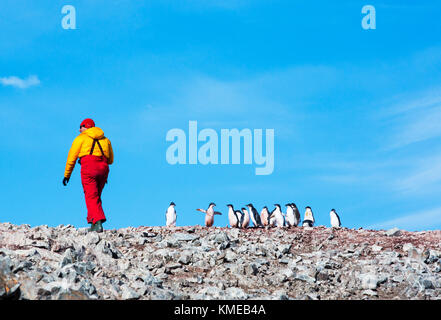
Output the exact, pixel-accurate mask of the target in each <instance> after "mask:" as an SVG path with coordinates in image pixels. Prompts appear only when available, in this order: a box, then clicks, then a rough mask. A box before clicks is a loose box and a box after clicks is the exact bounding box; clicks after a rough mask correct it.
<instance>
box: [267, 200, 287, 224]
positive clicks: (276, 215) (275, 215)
mask: <svg viewBox="0 0 441 320" xmlns="http://www.w3.org/2000/svg"><path fill="white" fill-rule="evenodd" d="M274 205H275V206H276V207H275V208H274V210H273V211H272V212H271V215H270V225H271V226H276V227H283V226H284V225H285V217H284V216H283V213H282V209H281V207H280V204H277V203H276V204H274Z"/></svg>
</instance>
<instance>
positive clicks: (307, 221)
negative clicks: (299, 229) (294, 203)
mask: <svg viewBox="0 0 441 320" xmlns="http://www.w3.org/2000/svg"><path fill="white" fill-rule="evenodd" d="M302 226H303V227H313V226H314V215H313V214H312V210H311V207H306V208H305V217H304V218H303V224H302Z"/></svg>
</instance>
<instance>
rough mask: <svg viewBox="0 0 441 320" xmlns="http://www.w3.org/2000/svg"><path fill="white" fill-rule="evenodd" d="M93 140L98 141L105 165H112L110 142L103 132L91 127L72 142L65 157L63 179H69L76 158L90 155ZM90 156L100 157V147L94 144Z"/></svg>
mask: <svg viewBox="0 0 441 320" xmlns="http://www.w3.org/2000/svg"><path fill="white" fill-rule="evenodd" d="M93 139H97V140H98V141H99V143H100V145H101V148H103V153H104V156H105V157H106V158H107V163H108V164H112V163H113V149H112V144H111V143H110V140H109V139H107V138H106V137H105V136H104V131H103V130H101V129H100V128H98V127H92V128H89V129H87V130H85V131H83V132H82V133H80V135H79V136H78V137H76V138H75V140H74V141H73V143H72V147H71V148H70V150H69V154H68V156H67V162H66V170H65V171H64V177H65V178H70V175H71V174H72V171H73V169H74V167H75V163H76V161H77V159H78V158H81V157H84V156H86V155H88V154H90V150H91V149H92V143H93ZM92 154H93V155H94V156H101V155H102V154H101V150H100V147H99V146H98V144H97V143H95V147H94V149H93V153H92Z"/></svg>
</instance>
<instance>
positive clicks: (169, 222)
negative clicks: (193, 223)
mask: <svg viewBox="0 0 441 320" xmlns="http://www.w3.org/2000/svg"><path fill="white" fill-rule="evenodd" d="M175 206H176V205H175V203H174V202H170V205H169V207H168V209H167V211H166V212H165V225H166V226H167V227H176V210H175Z"/></svg>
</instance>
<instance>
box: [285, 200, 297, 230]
mask: <svg viewBox="0 0 441 320" xmlns="http://www.w3.org/2000/svg"><path fill="white" fill-rule="evenodd" d="M285 206H286V215H285V222H286V226H287V227H293V226H294V220H295V217H294V209H293V207H292V206H291V203H287V204H285Z"/></svg>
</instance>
